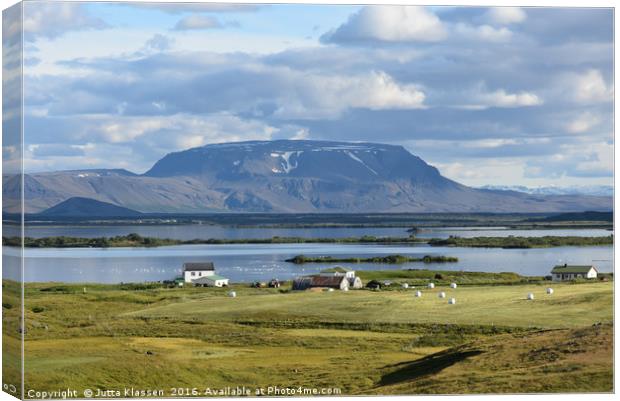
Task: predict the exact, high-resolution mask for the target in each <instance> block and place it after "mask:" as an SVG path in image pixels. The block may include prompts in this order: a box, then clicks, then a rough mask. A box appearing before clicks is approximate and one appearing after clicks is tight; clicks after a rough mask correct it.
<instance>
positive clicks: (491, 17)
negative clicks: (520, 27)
mask: <svg viewBox="0 0 620 401" xmlns="http://www.w3.org/2000/svg"><path fill="white" fill-rule="evenodd" d="M486 18H487V20H488V21H490V22H491V23H495V24H498V25H508V24H516V23H520V22H523V21H525V19H526V18H527V15H526V14H525V11H523V10H522V9H521V8H519V7H492V8H490V9H489V11H487V13H486Z"/></svg>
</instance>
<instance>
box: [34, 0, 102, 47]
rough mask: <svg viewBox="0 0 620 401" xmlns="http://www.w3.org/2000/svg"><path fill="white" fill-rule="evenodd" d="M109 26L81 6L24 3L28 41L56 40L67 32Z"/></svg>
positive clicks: (70, 3) (75, 4)
mask: <svg viewBox="0 0 620 401" xmlns="http://www.w3.org/2000/svg"><path fill="white" fill-rule="evenodd" d="M107 27H108V26H107V24H106V23H105V22H103V21H102V20H101V19H99V18H96V17H93V16H91V15H90V14H88V13H87V12H86V11H85V10H84V8H83V7H82V5H81V4H78V3H72V2H39V1H37V2H26V3H24V20H23V30H24V33H25V35H26V38H27V39H31V40H32V39H34V38H35V37H38V36H44V37H48V38H55V37H57V36H60V35H62V34H63V33H65V32H67V31H79V30H86V29H103V28H107Z"/></svg>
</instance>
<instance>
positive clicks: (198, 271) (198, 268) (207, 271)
mask: <svg viewBox="0 0 620 401" xmlns="http://www.w3.org/2000/svg"><path fill="white" fill-rule="evenodd" d="M214 274H215V266H214V265H213V262H198V263H194V262H192V263H183V278H184V279H185V282H186V283H191V282H193V281H194V280H196V279H198V278H201V277H206V276H213V275H214Z"/></svg>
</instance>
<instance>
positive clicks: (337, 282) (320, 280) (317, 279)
mask: <svg viewBox="0 0 620 401" xmlns="http://www.w3.org/2000/svg"><path fill="white" fill-rule="evenodd" d="M343 280H344V281H346V282H347V284H348V282H349V281H348V279H347V278H346V277H345V276H330V277H323V276H305V277H298V278H296V279H295V280H293V289H294V290H305V289H306V288H311V287H327V288H340V286H341V285H342V281H343Z"/></svg>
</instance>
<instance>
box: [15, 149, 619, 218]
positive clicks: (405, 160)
mask: <svg viewBox="0 0 620 401" xmlns="http://www.w3.org/2000/svg"><path fill="white" fill-rule="evenodd" d="M27 177H28V178H27V181H28V182H29V183H30V185H29V186H28V188H25V189H27V191H26V190H25V197H26V200H27V202H26V206H27V212H35V213H36V212H40V211H42V210H44V209H46V208H49V207H51V206H54V205H55V204H57V203H59V202H62V201H63V200H66V199H68V198H70V197H83V198H90V199H95V200H98V201H101V202H107V203H111V204H113V205H118V206H122V207H125V208H129V209H133V210H136V211H140V212H145V213H151V212H155V213H212V212H271V213H273V212H276V213H315V212H316V213H330V212H335V213H343V212H346V213H393V212H399V213H400V212H496V213H505V212H570V211H584V210H611V209H612V201H611V198H608V197H596V196H577V195H549V196H541V195H531V194H526V193H520V192H514V191H496V190H492V189H476V188H471V187H468V186H465V185H462V184H460V183H458V182H455V181H453V180H450V179H448V178H446V177H443V176H442V175H441V173H440V172H439V170H438V169H437V168H435V167H433V166H431V165H429V164H428V163H426V162H425V161H424V160H422V159H421V158H420V157H418V156H415V155H413V154H412V153H410V152H409V151H407V150H406V149H405V148H404V147H402V146H398V145H388V144H380V143H369V142H336V141H309V140H277V141H247V142H235V143H223V144H210V145H205V146H202V147H197V148H191V149H187V150H183V151H178V152H172V153H169V154H167V155H165V156H164V157H162V158H161V159H160V160H158V161H157V162H156V163H154V164H153V166H152V167H151V168H150V169H149V170H147V171H146V172H145V173H144V174H139V175H138V174H134V173H131V172H129V171H126V170H118V169H116V170H112V169H111V170H106V169H96V170H69V171H64V172H46V173H36V174H28V175H27ZM5 186H6V185H5ZM6 195H9V196H10V193H9V194H6V193H5V196H6Z"/></svg>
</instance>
